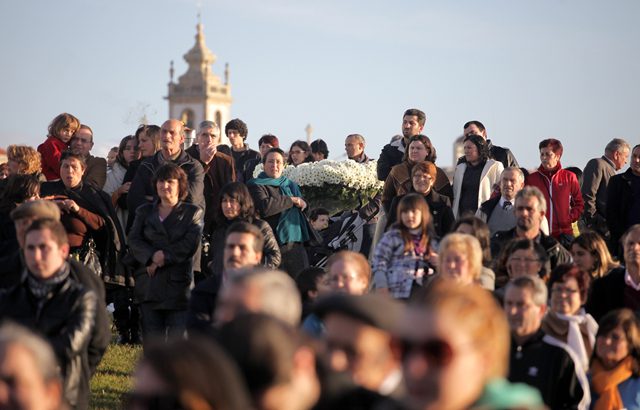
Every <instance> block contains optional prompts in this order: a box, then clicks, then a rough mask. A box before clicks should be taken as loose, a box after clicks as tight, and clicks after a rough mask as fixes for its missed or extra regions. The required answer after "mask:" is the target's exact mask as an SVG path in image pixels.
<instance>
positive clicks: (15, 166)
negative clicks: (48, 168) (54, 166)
mask: <svg viewBox="0 0 640 410" xmlns="http://www.w3.org/2000/svg"><path fill="white" fill-rule="evenodd" d="M7 160H8V161H7V165H9V175H16V174H31V175H37V176H38V177H40V175H41V174H40V172H41V168H42V163H41V161H40V153H39V152H38V151H36V150H35V149H34V148H33V147H29V146H26V145H9V146H8V147H7ZM41 179H42V180H43V181H44V180H45V179H44V177H42V178H41Z"/></svg>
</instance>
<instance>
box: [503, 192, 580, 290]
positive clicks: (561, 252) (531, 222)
mask: <svg viewBox="0 0 640 410" xmlns="http://www.w3.org/2000/svg"><path fill="white" fill-rule="evenodd" d="M546 210H547V202H546V201H545V199H544V195H543V194H542V192H541V191H540V190H539V189H538V188H536V187H533V186H525V187H524V188H523V189H522V190H520V191H519V192H518V193H517V194H516V200H515V207H514V212H515V215H516V227H515V228H513V229H510V230H508V231H500V232H496V234H495V235H493V236H492V237H491V256H492V258H493V259H494V260H497V258H498V256H499V255H500V252H502V249H503V248H504V247H505V246H506V245H507V243H508V242H509V241H510V240H512V239H514V238H519V239H531V240H534V241H536V242H538V243H539V244H540V245H542V247H543V248H544V249H545V250H546V251H547V255H549V262H550V267H549V268H550V269H551V270H553V269H555V267H556V266H558V265H560V264H563V263H571V261H572V258H571V254H570V253H569V251H567V250H566V249H565V248H564V247H563V246H562V245H560V243H559V242H558V241H557V240H555V239H554V238H553V237H551V236H548V235H545V234H544V233H543V232H542V231H541V230H540V224H541V222H542V220H543V218H544V215H545V213H546ZM499 279H500V280H504V279H505V278H496V281H498V280H499Z"/></svg>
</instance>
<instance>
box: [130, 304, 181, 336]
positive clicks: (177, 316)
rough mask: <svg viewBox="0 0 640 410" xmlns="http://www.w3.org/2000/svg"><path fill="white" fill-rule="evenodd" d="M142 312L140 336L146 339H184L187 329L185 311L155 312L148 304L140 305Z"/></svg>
mask: <svg viewBox="0 0 640 410" xmlns="http://www.w3.org/2000/svg"><path fill="white" fill-rule="evenodd" d="M140 310H141V311H142V334H143V336H144V338H145V339H146V340H148V338H158V337H161V338H162V339H164V340H166V339H167V338H168V337H184V332H185V330H186V329H187V311H186V310H156V309H153V308H152V307H151V305H150V304H149V303H142V304H141V305H140Z"/></svg>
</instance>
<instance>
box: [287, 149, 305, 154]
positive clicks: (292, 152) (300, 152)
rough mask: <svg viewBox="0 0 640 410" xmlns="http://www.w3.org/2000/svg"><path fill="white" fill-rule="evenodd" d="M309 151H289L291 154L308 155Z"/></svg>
mask: <svg viewBox="0 0 640 410" xmlns="http://www.w3.org/2000/svg"><path fill="white" fill-rule="evenodd" d="M306 153H307V151H300V150H291V151H289V154H306Z"/></svg>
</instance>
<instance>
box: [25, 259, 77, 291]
mask: <svg viewBox="0 0 640 410" xmlns="http://www.w3.org/2000/svg"><path fill="white" fill-rule="evenodd" d="M70 271H71V270H70V268H69V264H68V263H67V262H65V263H64V264H63V265H62V267H61V268H60V269H59V270H58V271H57V272H56V273H55V274H54V275H53V276H51V277H50V278H46V279H41V278H37V277H35V276H34V275H33V273H31V272H29V271H27V286H28V287H29V289H30V290H31V293H33V295H34V296H35V297H36V298H38V299H42V298H44V297H45V296H47V295H48V294H49V292H51V291H52V290H53V288H55V287H56V286H58V285H59V284H60V283H62V282H64V280H65V279H67V278H68V277H69V273H70Z"/></svg>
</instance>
